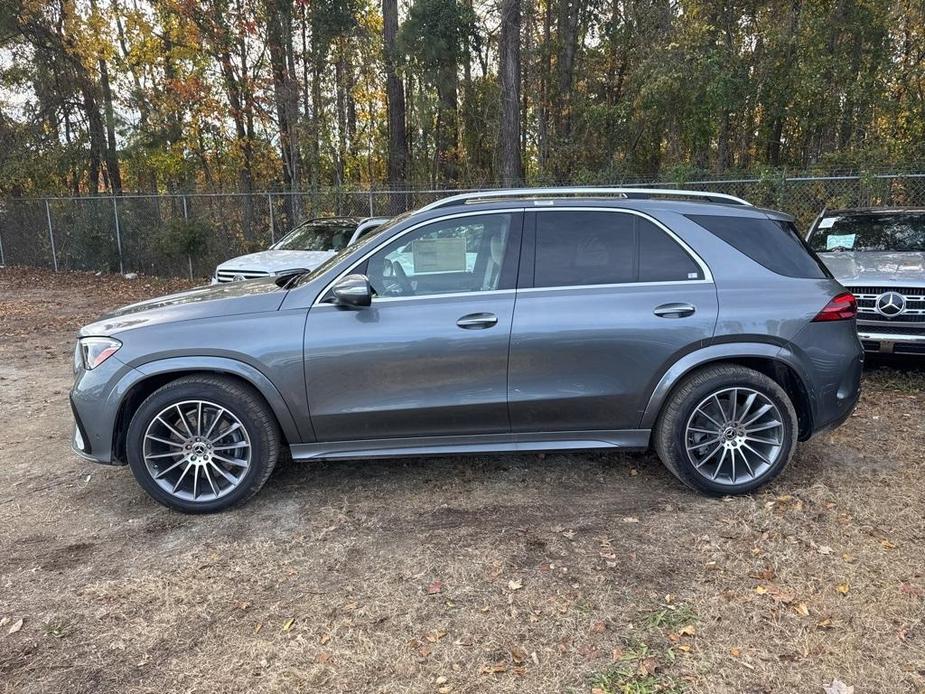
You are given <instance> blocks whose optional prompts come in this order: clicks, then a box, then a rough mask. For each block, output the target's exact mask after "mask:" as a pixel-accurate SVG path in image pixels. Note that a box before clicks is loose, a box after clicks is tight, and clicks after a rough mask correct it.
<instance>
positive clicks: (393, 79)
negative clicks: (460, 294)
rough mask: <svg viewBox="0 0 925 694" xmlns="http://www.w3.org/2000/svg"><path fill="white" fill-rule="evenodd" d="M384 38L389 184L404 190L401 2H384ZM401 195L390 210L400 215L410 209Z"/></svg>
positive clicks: (405, 144)
mask: <svg viewBox="0 0 925 694" xmlns="http://www.w3.org/2000/svg"><path fill="white" fill-rule="evenodd" d="M382 20H383V26H382V29H383V31H382V38H383V56H384V62H385V99H386V111H387V116H388V124H389V148H388V149H389V155H388V159H389V185H390V186H391V187H392V188H393V189H394V188H400V187H401V188H403V187H405V186H406V185H407V181H408V161H409V152H408V139H407V138H406V136H405V91H404V89H403V88H402V82H401V77H399V75H398V46H397V37H398V0H382ZM406 206H407V205H406V201H405V200H404V199H403V196H401V195H395V194H393V195H392V196H391V198H390V200H389V208H390V211H391V212H392V213H393V214H398V213H399V212H401V211H402V210H404V209H405V207H406Z"/></svg>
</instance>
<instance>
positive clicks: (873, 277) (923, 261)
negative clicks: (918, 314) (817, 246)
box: [818, 251, 925, 286]
mask: <svg viewBox="0 0 925 694" xmlns="http://www.w3.org/2000/svg"><path fill="white" fill-rule="evenodd" d="M818 255H819V257H820V258H821V259H822V262H824V263H825V264H826V267H828V268H829V270H831V271H832V274H833V275H835V279H837V280H838V281H839V282H841V283H842V284H854V285H879V284H896V283H900V284H910V285H920V286H925V253H921V252H916V251H905V252H894V251H840V252H837V253H819V254H818Z"/></svg>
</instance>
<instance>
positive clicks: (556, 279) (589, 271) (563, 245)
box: [533, 210, 704, 287]
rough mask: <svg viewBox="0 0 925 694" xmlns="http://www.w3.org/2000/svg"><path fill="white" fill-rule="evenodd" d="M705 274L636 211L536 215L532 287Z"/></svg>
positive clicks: (679, 278) (676, 278) (672, 279)
mask: <svg viewBox="0 0 925 694" xmlns="http://www.w3.org/2000/svg"><path fill="white" fill-rule="evenodd" d="M703 278H704V276H703V271H702V270H701V269H700V266H699V265H698V264H697V263H696V262H695V261H694V259H693V258H692V257H691V256H690V254H689V253H688V252H687V251H685V250H684V248H682V247H681V246H680V244H678V242H677V241H675V240H674V239H673V238H671V236H669V235H668V234H667V233H665V232H664V231H663V230H662V229H660V228H659V227H658V226H656V225H655V224H653V223H652V222H650V221H649V220H647V219H644V218H642V217H640V216H638V215H634V214H628V213H622V212H603V211H602V212H595V211H581V210H575V211H571V210H561V211H558V210H557V211H550V212H542V213H538V214H537V216H536V261H535V265H534V278H533V286H534V287H570V286H581V285H592V284H628V283H632V282H677V281H688V280H701V279H703Z"/></svg>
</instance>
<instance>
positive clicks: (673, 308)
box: [652, 304, 697, 318]
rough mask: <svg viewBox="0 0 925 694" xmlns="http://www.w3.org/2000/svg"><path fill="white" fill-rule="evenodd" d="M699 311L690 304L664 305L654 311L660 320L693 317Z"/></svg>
mask: <svg viewBox="0 0 925 694" xmlns="http://www.w3.org/2000/svg"><path fill="white" fill-rule="evenodd" d="M696 310H697V309H696V308H695V307H694V306H691V305H690V304H662V305H661V306H656V307H655V310H654V311H652V313H654V314H655V315H656V316H658V317H659V318H686V317H687V316H693V315H694V311H696Z"/></svg>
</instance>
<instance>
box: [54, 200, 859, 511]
mask: <svg viewBox="0 0 925 694" xmlns="http://www.w3.org/2000/svg"><path fill="white" fill-rule="evenodd" d="M855 312H856V307H855V303H854V299H853V297H851V295H850V294H846V293H845V292H844V290H843V288H842V287H841V286H840V285H839V284H838V283H837V282H835V281H834V280H833V279H832V278H831V275H830V274H829V273H828V272H827V271H826V270H825V268H824V266H822V265H821V263H820V262H819V261H818V259H817V258H815V256H814V255H813V254H812V253H811V252H810V251H809V250H808V249H807V248H806V247H805V245H804V244H803V242H802V241H801V240H800V239H799V237H798V236H797V234H796V231H795V230H794V228H793V224H792V219H791V218H790V217H788V216H787V215H783V214H781V213H776V212H771V211H768V210H760V209H757V208H754V207H751V206H750V205H748V204H747V203H745V202H744V201H741V200H738V199H736V198H730V197H729V196H720V195H716V194H705V193H697V192H690V191H687V192H685V191H680V192H677V191H662V190H648V191H647V190H630V191H625V190H621V189H564V190H563V189H541V190H524V191H504V192H496V193H483V194H474V195H469V196H458V197H454V198H450V199H447V200H444V201H440V202H438V203H435V204H433V205H431V206H428V207H426V208H423V209H422V210H419V211H417V212H415V213H412V214H410V215H406V216H403V217H400V218H397V219H396V220H393V221H392V222H390V223H388V224H386V225H384V226H383V227H382V228H381V229H380V230H378V231H377V232H376V233H375V234H372V235H370V236H369V237H367V238H366V239H363V240H361V241H360V242H359V243H358V244H356V245H354V246H350V247H348V248H346V249H345V250H344V251H342V252H341V253H339V254H338V255H336V256H334V257H332V258H331V259H329V260H328V261H327V262H326V263H324V264H323V265H321V266H320V267H318V268H317V269H315V270H314V271H312V272H310V273H306V274H304V275H301V276H296V277H288V278H276V279H257V280H251V281H246V282H240V283H235V284H228V285H220V286H218V287H212V288H201V289H196V290H192V291H189V292H184V293H182V294H177V295H174V296H171V297H164V298H162V299H155V300H152V301H148V302H143V303H141V304H136V305H134V306H130V307H127V308H125V309H122V310H120V311H117V312H115V313H113V314H111V315H110V316H108V317H106V318H104V319H102V320H100V321H99V322H97V323H94V324H92V325H89V326H86V327H85V328H83V329H82V330H81V333H80V339H79V341H78V347H77V354H76V355H75V371H76V383H75V386H74V389H73V391H72V393H71V402H72V405H73V409H74V413H75V418H76V420H77V426H76V432H75V441H74V448H75V450H76V451H77V452H78V453H80V454H81V455H83V456H85V457H89V458H91V459H93V460H96V461H99V462H104V463H114V464H121V463H128V465H129V466H130V467H131V469H132V471H133V473H134V475H135V476H136V478H137V479H138V481H139V483H140V484H141V485H142V486H143V487H144V488H145V490H146V491H148V493H149V494H151V496H153V497H154V498H155V499H156V500H158V501H159V502H161V503H163V504H166V505H168V506H171V507H174V508H178V509H180V510H183V511H190V512H208V511H215V510H220V509H222V508H225V507H227V506H229V505H232V504H234V503H237V502H240V501H243V500H245V499H246V498H248V497H250V496H251V495H252V494H253V493H255V492H256V491H257V490H258V489H259V488H260V487H261V486H262V485H263V483H264V481H265V480H266V479H267V477H268V476H269V474H270V472H271V471H272V468H273V465H274V464H275V462H276V457H277V455H278V452H279V450H280V449H281V448H282V447H283V446H287V447H288V449H289V451H290V452H291V454H292V457H293V458H295V459H296V460H317V459H334V458H382V457H393V456H403V455H415V456H422V455H436V454H444V453H454V454H459V453H484V452H504V451H508V452H510V451H536V450H550V449H583V448H608V447H614V448H628V449H646V448H649V447H653V448H655V450H656V451H657V452H658V454H659V456H660V458H661V459H662V460H663V462H664V463H665V464H666V466H667V467H668V468H669V469H670V470H671V471H672V472H673V473H674V474H675V475H676V476H677V477H678V478H679V479H681V480H682V481H683V482H685V483H686V484H688V485H690V486H692V487H694V488H696V489H699V490H701V491H704V492H706V493H713V494H734V493H742V492H748V491H751V490H753V489H755V488H757V487H758V486H760V485H762V484H764V483H766V482H768V481H770V480H771V479H773V478H774V477H775V476H777V475H778V474H780V472H781V471H782V470H783V468H784V467H785V466H786V464H787V463H788V462H789V460H790V458H791V457H792V455H793V452H794V449H795V446H796V444H797V442H798V441H799V440H804V439H806V438H809V437H810V436H811V435H813V434H815V433H817V432H819V431H822V430H825V429H827V428H831V427H833V426H836V425H838V424H839V423H841V422H842V421H843V420H844V419H845V418H847V417H848V415H849V414H850V412H851V411H852V409H853V407H854V405H855V403H856V400H857V397H858V392H859V380H860V371H861V359H862V355H863V352H862V349H861V346H860V343H859V341H858V338H857V334H856V332H855V320H854V317H855Z"/></svg>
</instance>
